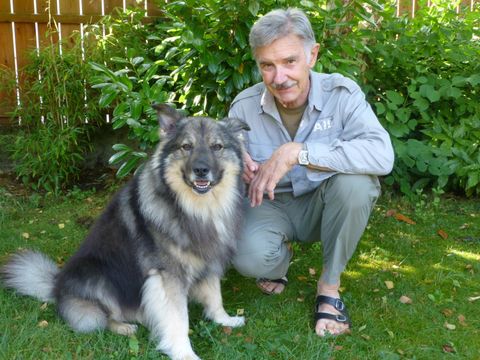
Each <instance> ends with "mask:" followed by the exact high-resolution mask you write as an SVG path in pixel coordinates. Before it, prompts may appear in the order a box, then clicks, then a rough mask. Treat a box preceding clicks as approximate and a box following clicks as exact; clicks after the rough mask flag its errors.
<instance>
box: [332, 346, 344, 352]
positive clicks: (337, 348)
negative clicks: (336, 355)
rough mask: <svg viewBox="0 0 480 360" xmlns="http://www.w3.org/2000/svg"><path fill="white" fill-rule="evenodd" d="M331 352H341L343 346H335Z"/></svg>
mask: <svg viewBox="0 0 480 360" xmlns="http://www.w3.org/2000/svg"><path fill="white" fill-rule="evenodd" d="M333 350H335V351H340V350H343V346H341V345H335V346H334V347H333Z"/></svg>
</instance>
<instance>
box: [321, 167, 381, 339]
mask: <svg viewBox="0 0 480 360" xmlns="http://www.w3.org/2000/svg"><path fill="white" fill-rule="evenodd" d="M379 195H380V186H379V183H378V179H377V178H376V177H372V176H368V175H337V176H334V177H333V178H332V179H331V181H329V182H328V183H327V186H326V187H325V195H324V196H325V208H324V212H323V216H322V222H321V235H320V237H321V239H322V244H323V271H322V275H321V277H320V280H319V281H318V287H317V295H326V296H330V297H333V298H339V297H340V293H339V291H338V290H339V288H340V275H341V274H342V272H343V271H344V270H345V267H346V265H347V263H348V261H349V260H350V258H351V257H352V255H353V253H354V251H355V249H356V248H357V244H358V242H359V241H360V238H361V236H362V235H363V232H364V231H365V228H366V226H367V223H368V219H369V217H370V214H371V212H372V210H373V206H374V205H375V201H376V200H377V198H378V196H379ZM317 311H318V312H327V313H332V314H339V311H338V310H336V309H335V308H334V307H333V306H332V305H329V304H321V305H320V306H319V308H318V309H317ZM347 328H348V325H346V324H344V323H339V322H336V321H332V320H328V319H320V320H318V321H317V324H316V326H315V331H316V333H317V334H318V335H320V336H324V335H325V333H326V332H329V333H331V334H340V333H342V332H344V331H346V329H347Z"/></svg>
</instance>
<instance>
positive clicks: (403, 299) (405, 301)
mask: <svg viewBox="0 0 480 360" xmlns="http://www.w3.org/2000/svg"><path fill="white" fill-rule="evenodd" d="M399 300H400V302H401V303H402V304H411V303H412V299H410V298H409V297H408V296H405V295H402V296H400V299H399Z"/></svg>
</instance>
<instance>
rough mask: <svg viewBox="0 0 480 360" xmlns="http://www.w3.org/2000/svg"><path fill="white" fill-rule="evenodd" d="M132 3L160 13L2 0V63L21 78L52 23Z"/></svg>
mask: <svg viewBox="0 0 480 360" xmlns="http://www.w3.org/2000/svg"><path fill="white" fill-rule="evenodd" d="M477 1H478V0H477ZM474 2H475V0H462V2H461V6H459V7H458V9H457V11H458V12H460V11H464V10H465V9H467V10H468V9H470V10H473V7H474ZM132 5H136V6H142V7H144V8H145V9H146V10H147V16H158V15H160V11H159V9H158V8H156V7H155V6H153V0H142V1H141V2H137V1H136V0H0V67H6V68H8V69H10V70H11V71H13V72H14V73H15V74H16V77H17V81H18V74H19V70H20V69H22V67H23V66H24V65H25V64H26V63H27V59H28V57H27V54H28V53H29V52H30V51H31V50H32V49H35V48H36V49H40V48H41V47H42V46H44V45H45V44H46V43H47V40H48V39H47V38H46V37H45V34H46V32H47V28H48V24H52V22H55V23H56V24H57V27H58V32H57V33H56V34H55V35H53V36H54V37H55V38H54V39H53V40H54V41H55V42H57V41H58V40H59V39H61V40H65V39H68V38H69V35H70V34H71V33H72V32H73V31H80V32H81V33H82V31H83V26H84V24H89V23H94V22H96V21H98V20H99V19H101V17H102V16H104V15H106V14H110V13H112V12H113V10H114V9H115V8H120V9H124V10H125V9H126V8H127V7H128V6H132ZM425 5H426V6H431V1H430V0H397V14H405V13H408V14H409V15H410V16H415V13H416V12H417V11H418V9H419V6H425ZM21 96H22V95H21V94H20V93H19V90H17V91H16V92H15V93H11V94H7V93H0V127H1V126H4V125H6V124H9V123H10V122H11V119H9V117H8V116H7V113H8V111H10V110H11V109H12V108H13V107H14V106H15V104H18V103H19V102H20V101H21ZM2 104H4V105H2ZM5 104H6V105H5Z"/></svg>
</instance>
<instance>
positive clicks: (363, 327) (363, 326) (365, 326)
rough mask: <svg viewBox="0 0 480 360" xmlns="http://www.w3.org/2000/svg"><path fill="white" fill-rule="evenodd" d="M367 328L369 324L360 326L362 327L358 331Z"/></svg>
mask: <svg viewBox="0 0 480 360" xmlns="http://www.w3.org/2000/svg"><path fill="white" fill-rule="evenodd" d="M366 328H367V325H362V326H360V327H359V328H358V330H357V331H358V332H360V331H363V330H365V329H366Z"/></svg>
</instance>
